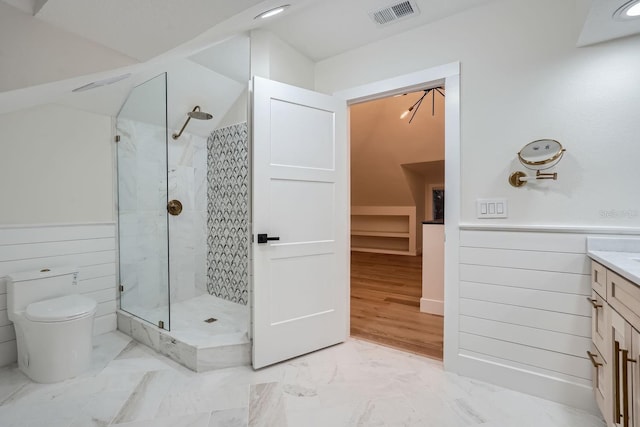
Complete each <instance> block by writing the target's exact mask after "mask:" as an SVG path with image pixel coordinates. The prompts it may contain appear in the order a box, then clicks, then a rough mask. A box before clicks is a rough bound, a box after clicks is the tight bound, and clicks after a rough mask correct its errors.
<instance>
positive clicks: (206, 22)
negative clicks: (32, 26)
mask: <svg viewBox="0 0 640 427" xmlns="http://www.w3.org/2000/svg"><path fill="white" fill-rule="evenodd" d="M260 2H261V0H233V1H228V0H180V1H176V0H153V1H149V0H147V1H131V0H108V1H105V0H48V1H47V2H46V4H45V5H44V6H43V7H42V8H41V9H40V11H39V12H38V13H37V15H36V16H37V17H38V19H41V20H43V21H45V22H48V23H49V24H52V25H55V26H57V27H60V28H64V29H65V30H67V31H69V32H71V33H74V34H78V35H80V36H82V37H84V38H87V39H89V40H92V41H94V42H96V43H100V44H102V45H104V46H107V47H109V48H111V49H113V50H116V51H118V52H121V53H124V54H125V55H127V56H130V57H132V58H135V59H137V60H139V61H146V60H148V59H151V58H153V57H155V56H157V55H160V54H162V53H164V52H166V51H168V50H170V49H173V48H175V47H176V46H179V45H181V44H182V43H185V42H187V41H189V40H191V39H193V38H194V37H196V36H198V35H200V34H201V33H203V32H204V31H206V30H208V29H209V28H211V27H214V26H215V25H217V24H219V23H221V22H222V21H224V20H226V19H228V18H230V17H232V16H233V15H236V14H238V13H240V12H242V11H244V10H246V9H248V8H250V7H251V6H254V5H256V4H258V3H260Z"/></svg>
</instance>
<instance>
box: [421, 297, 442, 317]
mask: <svg viewBox="0 0 640 427" xmlns="http://www.w3.org/2000/svg"><path fill="white" fill-rule="evenodd" d="M420 311H421V312H422V313H431V314H437V315H438V316H444V301H439V300H436V299H427V298H420Z"/></svg>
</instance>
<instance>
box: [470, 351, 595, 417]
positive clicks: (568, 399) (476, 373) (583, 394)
mask: <svg viewBox="0 0 640 427" xmlns="http://www.w3.org/2000/svg"><path fill="white" fill-rule="evenodd" d="M459 359H460V361H459V374H460V375H463V376H466V377H471V378H477V379H479V380H481V381H486V382H489V383H491V384H496V385H499V386H502V387H505V388H508V389H511V390H516V391H520V392H522V393H526V394H530V395H533V396H538V397H541V398H543V399H547V400H551V401H554V402H559V403H563V404H565V405H569V406H573V407H574V408H580V409H582V410H585V411H587V412H589V413H591V414H594V415H600V414H599V410H598V406H597V405H596V404H595V400H594V398H593V390H592V388H591V387H588V386H584V385H581V384H577V383H573V382H569V381H566V380H563V379H561V378H555V377H550V376H547V375H544V374H542V373H538V372H534V371H532V370H528V369H527V368H526V367H520V368H519V367H515V366H510V365H505V364H502V363H500V362H499V361H492V360H488V358H486V359H485V358H483V359H479V358H477V357H475V356H473V355H467V354H461V355H460V356H459Z"/></svg>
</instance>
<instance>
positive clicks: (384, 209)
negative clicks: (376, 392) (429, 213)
mask: <svg viewBox="0 0 640 427" xmlns="http://www.w3.org/2000/svg"><path fill="white" fill-rule="evenodd" d="M351 250H353V251H358V252H376V253H385V254H393V255H416V208H415V207H414V206H352V207H351Z"/></svg>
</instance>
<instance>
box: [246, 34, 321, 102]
mask: <svg viewBox="0 0 640 427" xmlns="http://www.w3.org/2000/svg"><path fill="white" fill-rule="evenodd" d="M251 75H252V76H259V77H264V78H267V79H270V80H275V81H278V82H281V83H287V84H290V85H293V86H298V87H302V88H306V89H313V88H314V86H315V63H314V62H313V61H312V60H311V59H309V58H307V57H306V56H304V55H303V54H301V53H300V52H298V51H297V50H295V49H294V48H293V47H291V46H289V45H288V44H287V43H286V42H284V41H283V40H281V39H280V38H279V37H277V36H276V35H274V34H273V33H271V32H270V31H266V30H253V31H251Z"/></svg>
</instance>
